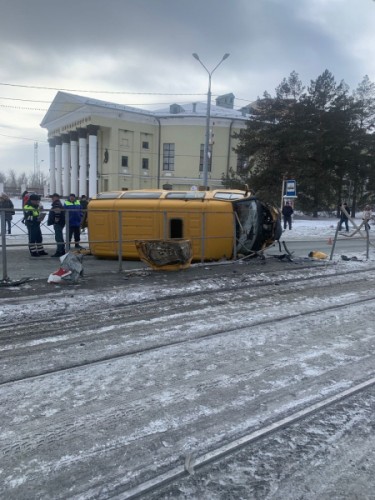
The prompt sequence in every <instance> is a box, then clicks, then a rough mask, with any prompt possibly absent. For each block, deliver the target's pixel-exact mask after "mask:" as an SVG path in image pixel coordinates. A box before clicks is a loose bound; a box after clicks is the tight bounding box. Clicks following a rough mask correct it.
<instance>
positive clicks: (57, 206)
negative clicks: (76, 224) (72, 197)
mask: <svg viewBox="0 0 375 500" xmlns="http://www.w3.org/2000/svg"><path fill="white" fill-rule="evenodd" d="M51 198H52V205H51V210H50V211H49V214H48V220H47V226H53V230H54V231H55V241H56V243H57V247H56V252H55V253H54V254H53V255H52V256H51V257H61V256H62V255H64V254H65V244H64V235H63V229H64V226H65V212H64V207H63V204H62V203H61V200H60V195H59V194H58V193H53V194H52V195H51Z"/></svg>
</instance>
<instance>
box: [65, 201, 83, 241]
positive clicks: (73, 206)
mask: <svg viewBox="0 0 375 500" xmlns="http://www.w3.org/2000/svg"><path fill="white" fill-rule="evenodd" d="M64 208H65V216H66V218H68V217H69V234H67V235H66V240H67V241H69V243H70V242H71V241H72V238H73V236H74V247H75V248H78V249H81V248H83V247H81V245H80V244H79V243H80V240H81V230H80V227H81V219H82V209H81V204H80V202H79V201H78V200H77V198H76V195H75V194H74V193H71V194H70V195H69V198H68V199H67V200H65V203H64Z"/></svg>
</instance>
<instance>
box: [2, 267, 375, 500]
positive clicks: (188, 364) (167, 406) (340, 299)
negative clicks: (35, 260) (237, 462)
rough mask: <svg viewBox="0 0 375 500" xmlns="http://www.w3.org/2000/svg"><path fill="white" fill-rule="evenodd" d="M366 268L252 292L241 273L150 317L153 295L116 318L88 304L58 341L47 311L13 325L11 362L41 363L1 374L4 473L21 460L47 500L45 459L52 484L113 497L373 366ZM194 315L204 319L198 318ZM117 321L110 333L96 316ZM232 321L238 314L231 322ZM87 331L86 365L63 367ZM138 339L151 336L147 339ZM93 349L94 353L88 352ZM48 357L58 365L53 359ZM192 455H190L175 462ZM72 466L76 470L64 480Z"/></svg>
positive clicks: (369, 373) (349, 382) (369, 372)
mask: <svg viewBox="0 0 375 500" xmlns="http://www.w3.org/2000/svg"><path fill="white" fill-rule="evenodd" d="M366 272H367V274H366V275H363V274H359V275H358V276H355V275H353V273H351V275H348V274H347V273H344V274H345V275H346V276H345V277H339V278H336V279H333V278H332V276H329V279H328V280H324V279H322V278H321V277H320V280H318V281H316V280H314V279H309V280H307V281H304V282H303V283H301V281H300V283H299V284H298V282H296V281H294V282H293V283H292V284H289V285H286V286H285V287H283V286H282V284H283V283H285V280H282V279H281V280H279V281H280V285H274V284H273V283H272V282H271V283H265V285H264V287H262V292H261V293H259V292H258V290H257V287H256V285H255V286H253V285H254V283H253V282H251V281H250V280H248V279H247V278H248V277H247V276H246V282H245V283H244V286H243V288H242V291H241V292H240V293H239V294H238V295H237V293H236V292H237V290H238V287H233V288H234V290H233V291H232V292H224V293H223V294H221V295H220V294H219V295H220V297H218V300H215V299H216V297H215V294H217V293H218V292H217V290H214V291H213V293H214V295H208V296H207V295H206V296H205V295H204V294H200V295H198V299H197V302H198V303H197V304H195V305H196V310H195V311H194V310H193V309H192V308H190V307H192V306H193V305H194V297H191V298H188V299H186V298H183V299H177V300H176V301H175V302H174V301H173V298H171V300H166V301H160V302H159V304H160V306H161V307H160V308H158V310H157V311H156V312H154V313H153V314H149V315H145V312H146V310H147V307H150V305H149V304H146V305H145V306H144V307H143V306H135V307H134V306H133V313H134V314H133V316H132V317H131V318H129V319H128V320H126V317H127V316H128V313H130V312H131V308H129V307H125V308H122V305H120V307H119V311H118V313H119V315H118V316H114V313H113V309H111V310H110V312H109V313H108V314H106V313H103V312H102V313H101V314H102V316H93V315H92V314H91V311H90V310H88V311H86V312H87V314H86V313H85V314H84V315H83V316H82V317H81V321H83V323H87V324H85V329H86V330H85V336H80V332H79V325H78V323H73V322H71V321H70V319H67V321H66V325H65V326H66V331H65V332H63V333H62V335H63V334H64V335H65V339H63V338H62V337H60V338H58V337H53V336H51V340H50V343H48V337H45V334H46V333H47V334H48V330H53V326H54V325H51V324H50V325H48V324H47V323H46V324H45V329H44V327H42V328H41V332H39V333H38V334H37V335H35V336H33V337H32V338H30V339H29V340H30V343H29V344H27V340H28V339H27V335H26V333H25V335H22V336H16V335H15V336H13V348H14V349H11V344H10V342H11V336H9V340H7V343H8V344H3V347H8V346H9V348H10V350H9V351H7V352H6V351H4V352H3V356H4V355H5V356H7V355H8V356H9V367H12V366H13V368H14V370H18V369H19V367H21V368H22V369H23V365H24V363H25V362H28V363H30V365H29V366H30V368H32V369H34V367H35V370H37V371H39V375H38V374H34V375H32V376H28V377H23V380H22V379H19V380H16V381H14V382H12V381H9V383H4V384H3V385H2V386H1V392H0V398H1V404H2V405H3V408H4V411H5V412H6V415H7V419H6V422H4V424H5V425H4V431H3V435H2V437H3V438H5V446H4V447H3V451H4V453H5V455H4V457H3V463H4V469H3V471H0V476H1V477H4V476H5V478H6V479H7V480H8V481H9V480H11V481H13V476H12V475H13V474H14V470H15V467H17V468H18V469H17V470H19V472H18V477H25V478H27V480H28V481H29V482H30V481H31V482H33V484H34V485H35V491H37V492H38V494H39V496H40V497H46V498H47V497H48V495H49V496H51V494H53V492H52V490H51V489H50V490H46V489H44V488H45V485H46V483H45V482H44V481H43V479H42V477H43V471H46V470H47V471H49V473H50V474H51V476H50V480H49V483H50V485H53V483H54V481H59V483H58V484H59V485H60V487H61V492H62V494H63V495H66V496H68V495H72V496H73V495H75V496H77V497H78V496H80V495H82V496H83V497H84V498H87V499H88V498H98V499H99V498H111V497H113V498H117V497H116V495H118V498H122V497H121V495H122V494H127V492H129V491H131V489H132V488H135V487H137V483H138V486H139V485H140V484H142V483H144V481H145V480H146V479H151V476H156V475H158V473H159V472H161V473H162V472H166V470H167V469H168V468H169V469H170V468H171V466H172V465H175V466H178V465H179V464H181V463H182V464H183V462H184V459H185V457H186V456H189V455H190V453H193V455H192V457H194V456H197V457H202V456H203V457H204V456H206V455H207V454H209V453H212V451H213V450H216V449H219V448H221V447H222V446H223V445H226V444H227V443H228V442H229V441H234V440H235V439H240V438H241V437H243V436H244V433H251V432H253V431H256V430H259V427H264V426H265V425H271V424H272V423H274V422H275V421H276V420H280V418H285V417H286V416H287V415H288V414H289V413H290V412H292V410H294V413H296V412H297V411H301V410H303V409H304V408H306V406H311V405H310V404H309V402H310V403H311V402H313V403H314V404H315V403H319V401H321V400H322V399H325V398H326V396H327V395H329V396H333V395H335V394H338V393H339V392H342V390H343V389H345V390H347V389H348V388H349V387H350V386H353V384H358V382H362V381H363V380H364V379H365V378H368V377H373V376H374V372H373V365H372V357H371V353H372V352H373V349H374V347H373V335H372V329H371V328H370V327H369V325H368V320H367V319H366V315H365V314H364V313H363V312H364V311H365V310H366V304H367V305H368V304H371V303H372V302H371V301H374V300H375V295H374V294H371V291H370V290H371V287H372V283H373V281H374V279H373V276H372V275H371V274H372V273H370V275H369V274H368V270H366ZM356 274H358V272H357V271H356ZM278 278H280V276H278ZM353 278H354V279H353ZM249 281H250V282H249ZM319 281H320V282H319ZM246 289H248V290H249V293H245V291H247V290H246ZM251 289H252V290H251ZM250 292H251V293H250ZM194 296H195V294H194ZM238 296H239V297H241V296H242V300H239V299H238ZM236 297H237V298H236ZM156 303H157V302H156V301H155V300H154V301H152V302H151V304H156ZM286 306H288V307H289V309H285V307H286ZM176 307H177V309H182V310H181V311H178V310H177V311H176V310H174V309H175V308H176ZM271 307H272V308H274V309H272V311H273V312H274V313H275V314H274V315H273V316H271V315H270V308H271ZM263 309H264V311H265V313H264V315H263V316H262V314H263V313H262V310H263ZM368 309H371V308H369V307H367V310H368ZM241 311H242V315H241ZM292 312H293V314H291V313H292ZM202 315H204V316H206V317H207V328H211V330H210V331H208V330H207V331H205V330H204V328H203V327H204V321H205V318H204V317H203V318H202ZM130 316H131V315H130ZM159 316H160V322H155V319H156V318H159ZM90 318H91V319H90ZM150 318H153V321H148V320H149V319H150ZM113 320H114V322H115V323H116V324H115V325H114V330H113V331H112V330H111V331H106V330H105V328H102V327H103V326H105V324H106V323H108V325H109V326H110V325H111V324H112V322H113ZM232 320H233V322H234V323H237V324H233V325H232V326H231V327H228V326H229V325H230V322H231V321H232ZM173 321H175V329H174V330H173V327H174V324H173V323H172V322H173ZM322 321H323V322H322ZM122 322H124V324H122ZM195 322H197V323H196V324H195ZM210 322H211V323H212V324H211V325H210V324H209V323H210ZM73 325H75V326H73ZM183 325H186V326H188V329H187V331H186V333H185V338H182V337H180V336H177V335H180V331H179V329H181V328H183ZM280 325H284V326H282V328H281V329H282V332H283V334H282V335H279V331H278V328H279V327H280ZM96 328H99V329H100V328H102V330H100V331H97V330H96ZM194 328H195V330H194ZM304 328H305V331H304ZM90 329H91V330H92V332H91V333H90ZM330 329H332V332H330ZM26 330H27V329H25V330H23V331H24V332H26ZM325 330H326V331H325ZM355 332H359V333H358V334H355ZM52 333H53V332H52ZM120 334H121V335H123V339H124V341H125V340H129V341H130V343H128V344H124V345H125V347H126V348H125V349H123V348H122V351H126V352H117V354H115V356H114V355H113V354H114V353H113V352H112V353H111V352H110V351H109V348H112V341H113V340H115V339H116V338H118V337H119V336H120ZM195 334H198V335H195ZM194 335H195V336H194ZM84 339H86V341H87V346H86V348H85V349H84V351H83V352H81V353H78V354H77V356H78V357H79V356H81V359H82V360H83V361H85V362H84V364H82V363H73V364H76V365H77V367H76V368H75V367H73V368H72V369H70V368H69V367H67V366H65V367H64V366H63V365H64V363H65V362H66V360H68V361H69V362H71V361H72V360H73V361H74V360H75V359H78V357H77V358H73V357H72V358H71V357H70V356H71V353H73V352H74V350H76V348H77V347H78V346H79V342H82V341H84ZM100 339H102V341H103V342H102V343H100V342H99V340H100ZM34 341H35V345H33V342H34ZM145 341H147V342H151V344H149V345H148V344H147V343H146V345H145V346H143V345H142V342H145ZM23 342H24V343H25V345H24V346H23V347H22V343H23ZM38 342H40V343H38ZM69 344H70V348H71V349H70V350H69ZM119 345H120V344H119ZM117 347H118V346H117V345H114V348H116V349H117ZM129 347H130V348H132V350H133V352H130V349H129ZM22 349H23V352H22ZM65 349H67V350H66V351H65ZM89 354H90V355H91V356H92V358H93V359H91V360H89V359H85V358H86V357H87V356H88V355H89ZM56 356H57V357H56ZM58 356H61V359H60V361H59V358H58ZM98 357H102V358H103V357H107V358H108V360H105V359H104V360H100V359H98ZM56 359H57V360H58V361H59V363H60V368H61V369H59V370H56V369H55V370H54V369H53V366H52V365H53V363H54V362H55V361H56ZM38 361H39V363H38ZM44 361H46V362H48V363H50V373H47V374H45V375H44V374H40V372H41V370H40V368H41V367H43V362H44ZM4 366H5V365H4ZM26 368H27V367H26ZM27 369H28V368H27ZM4 373H6V374H7V367H5V369H4ZM14 373H17V371H15V372H14ZM14 373H13V374H14ZM8 375H9V376H11V375H12V372H11V371H9V372H8ZM10 378H11V377H10ZM155 410H156V411H155ZM210 431H211V432H210ZM259 439H261V438H259ZM86 443H87V444H86ZM60 444H61V445H64V451H62V452H59V447H60ZM245 446H246V445H245ZM229 453H232V452H229ZM35 457H38V460H40V461H41V462H40V463H42V464H43V466H42V467H39V466H38V463H35ZM181 459H182V461H181ZM6 464H8V465H6ZM34 464H35V465H34ZM192 465H193V464H192V462H191V461H189V460H188V461H187V464H186V467H185V466H184V470H185V469H186V468H187V469H189V468H191V466H192ZM95 471H96V475H95ZM72 474H74V475H75V477H77V481H76V485H73V486H72V485H71V477H72ZM3 484H9V483H3ZM18 486H19V489H16V488H18ZM64 488H65V489H64ZM70 488H73V489H70ZM0 491H2V490H1V487H0ZM9 491H12V493H13V494H14V495H17V492H18V491H19V493H21V492H22V491H25V488H24V487H22V483H20V484H19V485H16V487H15V489H14V490H8V492H9ZM3 493H6V492H5V491H3ZM124 498H125V497H124Z"/></svg>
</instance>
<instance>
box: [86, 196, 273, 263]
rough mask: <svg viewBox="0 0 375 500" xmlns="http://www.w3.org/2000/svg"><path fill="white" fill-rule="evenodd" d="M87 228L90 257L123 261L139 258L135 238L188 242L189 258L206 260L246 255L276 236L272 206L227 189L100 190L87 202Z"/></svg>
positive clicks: (268, 242) (258, 249) (264, 246)
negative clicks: (189, 248) (189, 246)
mask: <svg viewBox="0 0 375 500" xmlns="http://www.w3.org/2000/svg"><path fill="white" fill-rule="evenodd" d="M88 229H89V243H90V251H91V253H92V254H93V255H95V256H97V257H101V258H115V257H117V256H118V255H120V254H121V255H122V257H123V258H124V259H139V255H138V251H137V247H136V241H139V240H161V239H162V240H171V239H172V240H175V239H180V240H182V239H183V240H190V241H191V245H192V251H193V261H203V260H206V261H208V260H220V259H232V258H234V257H236V256H238V255H239V254H241V255H250V254H251V253H253V252H257V251H260V250H262V249H264V248H266V247H267V246H269V245H271V244H273V243H274V241H275V240H278V239H279V238H280V236H281V224H280V216H279V212H278V210H277V209H276V208H274V207H272V206H270V205H268V204H266V203H263V202H261V201H260V200H258V199H257V198H256V197H255V196H252V195H251V193H249V192H248V191H241V190H227V189H222V190H215V191H166V190H159V189H157V190H156V189H155V190H135V191H110V192H103V193H99V194H97V195H96V196H95V197H94V198H93V199H92V200H90V202H89V205H88ZM120 248H121V253H119V252H120Z"/></svg>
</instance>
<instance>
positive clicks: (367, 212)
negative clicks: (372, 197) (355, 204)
mask: <svg viewBox="0 0 375 500" xmlns="http://www.w3.org/2000/svg"><path fill="white" fill-rule="evenodd" d="M372 218H373V215H372V209H371V207H370V205H366V206H365V209H364V211H363V217H362V219H363V220H364V222H365V229H366V230H367V231H369V230H370V220H372Z"/></svg>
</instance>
